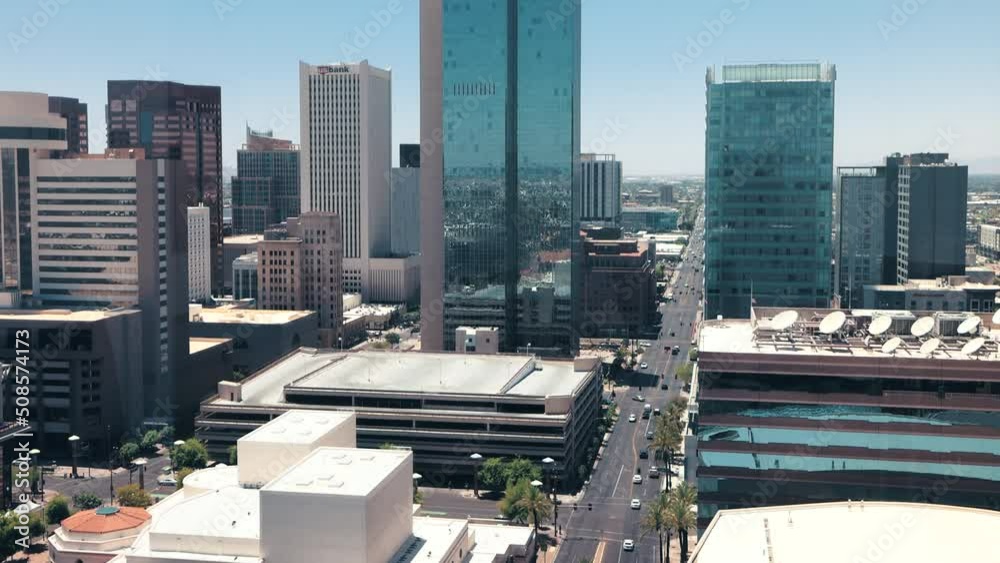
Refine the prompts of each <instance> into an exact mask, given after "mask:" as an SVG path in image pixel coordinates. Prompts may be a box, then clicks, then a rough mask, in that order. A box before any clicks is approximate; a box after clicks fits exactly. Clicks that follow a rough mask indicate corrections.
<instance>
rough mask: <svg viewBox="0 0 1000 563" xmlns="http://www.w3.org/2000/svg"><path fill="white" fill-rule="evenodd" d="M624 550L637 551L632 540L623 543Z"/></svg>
mask: <svg viewBox="0 0 1000 563" xmlns="http://www.w3.org/2000/svg"><path fill="white" fill-rule="evenodd" d="M622 549H624V550H625V551H632V550H633V549H635V542H634V541H632V540H625V541H623V542H622Z"/></svg>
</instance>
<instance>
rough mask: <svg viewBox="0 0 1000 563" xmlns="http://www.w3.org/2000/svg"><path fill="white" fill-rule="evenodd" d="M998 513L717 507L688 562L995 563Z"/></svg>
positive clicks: (903, 507) (851, 506) (881, 505)
mask: <svg viewBox="0 0 1000 563" xmlns="http://www.w3.org/2000/svg"><path fill="white" fill-rule="evenodd" d="M998 530H1000V512H993V511H989V510H977V509H971V508H957V507H952V506H944V505H939V504H914V503H894V502H864V503H861V502H857V501H855V502H833V503H825V504H803V505H793V506H775V507H769V508H748V509H743V510H722V511H720V512H719V513H718V514H717V515H716V516H715V519H713V520H712V523H711V524H710V525H709V527H708V529H707V530H706V531H705V534H704V535H703V536H702V538H701V541H700V542H699V543H698V547H697V548H696V549H695V552H694V553H693V554H692V556H691V563H732V562H733V561H740V562H741V563H770V562H786V561H787V562H793V561H794V562H799V561H809V562H810V563H843V562H845V561H850V562H855V561H878V562H879V563H923V562H927V563H932V562H933V563H939V562H972V561H975V562H977V563H996V562H1000V550H998V549H997V548H996V546H997V544H996V541H997V540H996V535H997V531H998Z"/></svg>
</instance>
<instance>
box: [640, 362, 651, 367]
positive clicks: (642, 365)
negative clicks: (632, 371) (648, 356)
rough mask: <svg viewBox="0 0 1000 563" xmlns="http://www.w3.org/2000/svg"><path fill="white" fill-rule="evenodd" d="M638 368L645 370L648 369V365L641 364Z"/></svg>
mask: <svg viewBox="0 0 1000 563" xmlns="http://www.w3.org/2000/svg"><path fill="white" fill-rule="evenodd" d="M639 367H640V368H641V369H647V368H648V367H649V364H647V363H646V362H642V363H641V364H639Z"/></svg>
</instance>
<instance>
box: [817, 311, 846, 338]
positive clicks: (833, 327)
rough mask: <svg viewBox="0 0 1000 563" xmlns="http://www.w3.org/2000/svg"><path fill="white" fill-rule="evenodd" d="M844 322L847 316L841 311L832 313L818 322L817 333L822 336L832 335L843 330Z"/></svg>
mask: <svg viewBox="0 0 1000 563" xmlns="http://www.w3.org/2000/svg"><path fill="white" fill-rule="evenodd" d="M846 322H847V315H846V314H845V313H844V312H843V311H833V312H832V313H830V314H829V315H827V316H825V317H823V320H822V321H820V323H819V331H820V332H821V333H823V334H834V333H836V332H837V331H838V330H840V329H842V328H844V323H846Z"/></svg>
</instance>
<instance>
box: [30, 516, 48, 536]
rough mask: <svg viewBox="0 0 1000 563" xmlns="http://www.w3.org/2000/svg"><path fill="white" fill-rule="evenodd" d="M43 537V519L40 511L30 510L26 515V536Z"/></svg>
mask: <svg viewBox="0 0 1000 563" xmlns="http://www.w3.org/2000/svg"><path fill="white" fill-rule="evenodd" d="M44 537H45V520H44V519H42V514H41V513H40V512H32V513H31V514H29V515H28V538H29V539H33V538H44Z"/></svg>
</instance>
